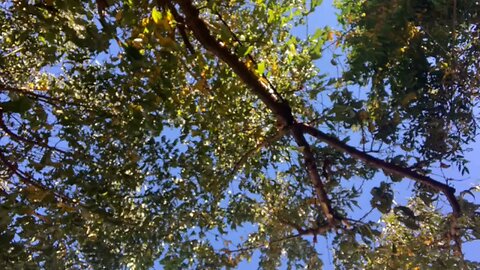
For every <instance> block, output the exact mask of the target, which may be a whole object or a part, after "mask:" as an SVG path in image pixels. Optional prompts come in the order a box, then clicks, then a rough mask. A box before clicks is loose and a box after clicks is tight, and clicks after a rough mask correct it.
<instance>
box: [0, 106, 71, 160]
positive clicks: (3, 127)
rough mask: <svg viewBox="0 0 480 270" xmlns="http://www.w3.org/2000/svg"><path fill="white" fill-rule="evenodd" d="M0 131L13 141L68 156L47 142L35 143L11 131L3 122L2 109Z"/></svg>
mask: <svg viewBox="0 0 480 270" xmlns="http://www.w3.org/2000/svg"><path fill="white" fill-rule="evenodd" d="M0 129H2V130H3V131H4V132H5V133H7V134H8V135H9V136H10V137H11V138H12V139H14V140H16V141H20V142H24V143H27V144H30V145H38V146H41V147H44V148H46V149H49V150H52V151H56V152H59V153H62V154H64V155H67V154H68V153H67V152H66V151H64V150H61V149H58V148H56V147H53V146H50V145H48V144H47V143H45V142H39V141H33V140H31V139H28V138H25V137H22V136H20V135H18V134H15V133H14V132H13V131H11V130H10V129H9V128H8V126H7V125H6V124H5V121H3V109H2V108H0Z"/></svg>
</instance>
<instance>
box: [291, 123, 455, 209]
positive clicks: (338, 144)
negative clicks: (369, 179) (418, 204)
mask: <svg viewBox="0 0 480 270" xmlns="http://www.w3.org/2000/svg"><path fill="white" fill-rule="evenodd" d="M295 126H297V127H299V128H301V129H302V130H303V132H305V133H308V134H310V135H312V136H313V137H315V138H317V139H319V140H320V141H322V142H324V143H326V144H328V146H330V147H332V148H334V149H336V150H338V151H340V152H343V153H347V154H349V155H350V156H352V157H354V158H356V159H358V160H361V161H363V162H365V163H366V164H367V165H369V166H372V167H375V168H378V169H382V170H384V171H385V172H388V173H391V174H395V175H398V176H402V177H407V178H410V179H412V180H414V181H416V182H419V183H421V184H424V185H426V186H429V187H431V188H432V189H434V190H436V191H437V192H442V193H443V194H445V196H446V197H447V199H448V201H449V202H450V205H451V207H452V210H453V214H454V215H455V216H457V217H458V216H460V215H461V209H460V205H459V204H458V201H457V199H456V197H455V189H454V188H453V187H451V186H448V185H446V184H443V183H441V182H438V181H436V180H434V179H432V178H430V177H428V176H425V175H421V174H419V173H417V172H415V171H413V170H410V169H408V168H404V167H401V166H398V165H395V164H392V163H389V162H386V161H384V160H381V159H379V158H376V157H373V156H371V155H369V154H366V153H364V152H362V151H360V150H357V149H356V148H354V147H352V146H349V145H347V144H345V143H344V142H342V141H340V140H339V139H337V138H334V137H331V136H329V135H327V134H325V133H323V132H322V131H320V130H318V129H316V128H314V127H312V126H309V125H307V124H303V123H300V124H295Z"/></svg>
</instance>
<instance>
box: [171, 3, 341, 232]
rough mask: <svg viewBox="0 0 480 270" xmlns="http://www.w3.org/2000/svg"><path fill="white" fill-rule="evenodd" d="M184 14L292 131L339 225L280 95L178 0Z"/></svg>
mask: <svg viewBox="0 0 480 270" xmlns="http://www.w3.org/2000/svg"><path fill="white" fill-rule="evenodd" d="M177 3H178V4H179V6H180V8H181V9H182V10H183V13H184V14H185V22H186V24H187V26H188V27H189V29H190V30H191V31H192V33H193V35H194V36H195V38H196V39H197V40H198V41H199V42H200V43H201V44H202V45H203V46H204V47H205V49H207V50H208V51H210V52H211V53H213V54H214V55H215V56H217V57H218V58H219V59H220V60H222V61H223V62H225V63H226V64H227V65H228V66H229V67H230V68H231V69H232V70H233V72H235V74H237V75H238V76H239V77H240V79H241V80H242V81H243V82H244V83H245V84H246V85H247V86H248V87H249V88H250V90H251V91H252V92H253V93H254V94H255V95H256V96H258V97H259V98H260V100H261V101H262V102H263V103H264V104H265V105H266V106H267V107H268V108H269V109H270V110H271V111H272V112H273V113H274V115H275V116H276V118H277V122H278V124H279V125H278V126H279V130H282V129H285V130H290V131H291V133H292V135H293V137H294V139H295V141H296V143H297V144H298V146H299V147H300V148H301V149H302V152H303V154H304V160H305V166H306V168H307V171H308V175H309V176H310V180H311V182H312V184H313V186H314V187H315V192H316V194H317V196H318V200H319V204H320V208H321V210H322V212H323V214H324V215H325V217H326V219H327V220H328V222H329V223H330V224H335V223H337V220H336V216H335V214H334V212H333V209H332V207H331V203H330V200H329V198H328V196H327V194H326V192H325V189H324V186H323V183H322V180H321V179H320V175H319V173H318V169H317V166H316V164H315V158H314V156H313V153H312V151H311V149H310V146H309V144H308V142H307V141H306V139H305V137H304V136H303V133H302V131H301V129H297V130H296V129H295V128H293V129H291V128H292V127H293V124H294V123H295V122H296V121H295V118H294V117H293V114H292V109H291V107H290V105H289V104H288V102H287V101H286V100H285V99H283V98H282V97H281V96H280V94H278V93H277V92H276V91H275V89H272V88H271V87H269V85H266V84H264V83H263V82H262V81H261V80H260V77H258V75H257V74H256V73H255V72H254V71H252V70H250V69H249V68H248V67H247V65H246V64H245V63H244V62H242V61H240V59H239V57H238V56H237V55H235V54H233V53H232V52H231V51H230V50H229V48H227V47H226V46H225V45H223V43H221V42H220V41H218V40H217V39H216V38H215V37H214V36H213V35H212V34H211V33H210V30H209V28H208V27H207V25H206V23H205V22H204V21H203V20H202V19H201V18H200V17H199V11H198V9H196V8H195V7H194V6H193V4H192V2H191V1H189V0H179V1H177Z"/></svg>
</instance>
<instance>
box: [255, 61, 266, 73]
mask: <svg viewBox="0 0 480 270" xmlns="http://www.w3.org/2000/svg"><path fill="white" fill-rule="evenodd" d="M264 72H265V62H260V63H259V64H258V66H257V74H260V75H261V74H263V73H264Z"/></svg>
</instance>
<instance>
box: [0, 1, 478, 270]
mask: <svg viewBox="0 0 480 270" xmlns="http://www.w3.org/2000/svg"><path fill="white" fill-rule="evenodd" d="M307 2H308V3H307ZM397 2H398V3H397ZM404 2H408V3H409V1H404ZM411 2H414V3H413V4H409V5H407V6H405V4H404V3H403V2H402V3H400V2H399V1H396V2H395V5H393V7H392V8H389V9H387V8H386V7H385V5H386V3H383V2H382V1H369V3H368V4H367V3H364V2H358V1H355V3H353V1H342V2H341V3H342V4H341V10H342V13H341V16H340V20H341V21H342V22H343V23H344V24H345V26H346V28H347V29H346V31H345V35H343V37H344V40H343V41H344V42H345V46H346V47H347V48H348V57H349V58H348V61H349V63H348V64H349V68H350V69H349V71H348V72H346V74H345V79H344V80H343V81H344V82H345V83H342V82H341V81H340V80H333V79H332V80H329V81H325V75H323V74H321V73H320V70H319V69H318V67H316V66H315V65H314V63H313V61H314V60H315V59H318V58H319V57H320V56H321V55H322V48H324V47H325V46H330V45H328V44H326V42H328V41H333V40H332V39H333V37H332V35H333V34H332V31H331V30H329V29H328V28H327V29H320V30H318V31H316V32H315V34H314V35H312V36H308V37H306V38H305V39H304V40H302V39H300V38H298V37H296V36H294V35H292V34H291V32H292V28H293V27H294V26H300V25H302V24H304V23H305V21H306V20H305V18H306V16H309V14H311V13H312V12H313V11H314V10H315V8H316V7H317V6H318V5H319V4H320V1H298V0H295V1H288V0H285V1H273V0H256V1H243V0H233V1H211V0H209V1H195V2H194V3H192V2H190V1H186V0H181V1H165V0H163V1H162V0H159V1H147V0H124V1H106V0H96V1H73V0H65V1H50V0H44V1H40V0H38V1H21V0H12V1H5V2H4V3H2V4H1V5H0V28H1V29H2V33H1V35H0V55H1V58H0V135H1V136H2V137H1V139H0V177H1V179H0V216H2V219H1V220H0V249H1V250H2V252H1V253H0V268H2V269H3V268H6V269H8V268H53V269H55V268H59V267H60V268H61V267H67V268H70V267H71V268H99V269H103V268H107V269H115V268H122V267H129V268H132V269H133V268H140V269H144V268H148V267H151V266H152V265H153V264H154V262H155V261H158V262H159V263H160V264H162V265H163V266H164V267H165V268H167V269H178V268H221V267H235V266H237V265H238V264H239V263H240V262H241V261H244V260H248V259H251V258H252V256H254V251H255V250H260V251H261V255H260V258H259V259H260V266H261V267H263V268H266V269H273V268H277V267H279V266H281V265H282V263H284V264H285V265H286V266H287V267H289V268H298V267H304V266H306V267H310V268H311V269H318V268H319V267H321V265H322V260H321V259H320V253H319V251H318V250H317V248H316V247H315V244H316V241H317V235H318V234H320V235H330V234H334V233H336V237H337V238H336V239H335V240H334V242H333V244H334V245H335V248H336V249H337V250H338V252H336V253H335V256H336V259H335V263H336V264H337V265H338V266H345V267H349V266H355V265H360V264H361V263H364V262H365V261H368V263H369V264H371V265H372V268H375V267H376V266H380V265H382V266H383V265H388V264H389V263H391V262H389V261H388V260H386V259H385V258H387V257H386V256H387V255H388V254H390V253H387V252H385V250H389V251H390V250H391V255H392V256H397V257H398V259H399V261H400V262H403V265H406V266H407V267H415V266H418V267H422V266H425V265H427V266H428V265H432V264H433V263H435V262H436V261H437V259H438V256H437V255H438V254H439V252H440V251H439V250H442V251H443V250H445V251H446V253H449V254H450V255H451V256H448V258H447V257H446V258H445V264H446V265H459V264H460V263H463V264H462V265H464V266H472V267H474V265H475V264H474V263H471V262H462V259H461V257H456V258H454V256H453V254H454V252H453V251H452V249H451V247H452V246H453V245H456V244H458V243H454V244H453V245H452V244H451V243H450V242H448V241H447V240H446V239H447V238H448V237H451V238H463V239H464V240H475V239H478V232H477V231H476V229H475V228H476V227H478V225H479V224H478V223H480V220H479V218H478V209H477V208H478V207H477V206H476V204H473V203H469V202H467V201H464V204H461V206H462V210H465V211H462V212H465V214H464V215H463V216H462V217H461V218H458V219H457V216H459V215H458V214H459V213H457V212H456V211H457V209H456V207H455V205H456V204H455V202H453V203H452V202H451V203H452V208H453V210H454V215H453V216H454V217H455V218H452V220H455V222H449V219H450V217H447V215H445V213H443V214H442V213H440V212H435V211H433V208H432V206H431V204H432V203H434V202H436V201H438V198H439V196H436V194H437V192H444V193H445V195H447V197H448V196H449V194H450V193H448V192H450V190H449V189H448V186H447V185H444V184H441V183H438V182H435V181H433V180H429V179H427V180H422V181H423V182H422V184H423V185H420V184H419V185H417V186H416V190H415V193H413V196H414V197H418V198H420V199H421V201H418V200H412V202H417V201H418V203H415V204H414V203H412V204H411V205H410V206H411V207H412V209H414V210H410V208H409V207H407V206H395V207H393V204H394V192H393V191H392V185H391V183H386V182H382V184H381V185H380V186H379V187H375V188H373V189H372V190H371V191H370V194H371V195H373V198H372V200H371V207H372V208H374V209H377V210H378V211H379V212H380V213H382V214H385V216H384V217H383V220H384V222H385V225H384V226H382V225H379V224H376V223H374V222H368V221H366V222H364V221H363V220H352V219H350V218H348V217H349V216H350V215H351V214H352V212H353V210H354V209H355V207H360V205H359V201H360V199H359V197H360V196H361V195H363V194H364V193H365V194H366V196H368V194H369V192H368V191H369V190H366V188H364V187H363V184H362V185H360V184H358V185H357V184H355V183H352V182H350V181H353V180H358V179H363V180H370V179H372V178H373V177H374V174H375V172H376V171H377V169H384V170H386V171H388V172H389V173H392V172H396V173H397V174H400V176H409V177H413V178H415V179H414V180H418V179H424V178H422V175H420V174H418V173H417V172H415V170H411V169H410V168H407V166H409V165H411V164H408V162H410V160H409V159H408V158H404V157H403V156H398V155H397V156H395V155H392V154H391V153H388V157H387V158H386V160H385V162H383V163H382V161H380V160H379V159H378V157H382V155H383V154H386V153H387V152H384V149H383V148H382V149H381V151H380V150H379V152H378V157H375V156H370V155H369V153H367V152H366V151H363V152H362V151H359V150H352V149H353V148H352V147H350V148H349V146H348V145H346V143H347V142H348V139H345V140H343V141H340V140H338V139H336V138H334V137H328V136H327V135H325V136H326V137H323V136H324V135H322V134H323V133H320V135H317V136H315V135H314V137H316V138H317V139H320V140H323V142H326V143H327V145H322V144H320V143H317V142H315V141H314V140H311V139H308V140H307V139H305V138H304V133H306V131H301V130H300V129H301V127H299V126H297V124H299V123H302V122H305V123H311V124H312V125H317V124H318V125H321V127H322V128H325V133H326V134H344V133H343V132H346V131H348V132H350V131H349V130H350V129H351V128H353V127H355V126H360V127H361V128H362V130H363V127H364V126H365V127H368V130H369V131H370V133H371V134H372V136H371V138H370V140H371V141H372V145H374V144H379V145H380V143H386V144H387V146H388V147H390V148H389V149H387V150H390V151H392V149H394V150H395V149H397V148H398V146H399V144H400V147H401V149H403V150H404V151H406V152H408V153H409V155H411V156H412V157H413V156H414V155H415V156H416V161H417V163H418V164H420V165H418V164H417V165H418V166H417V169H421V172H426V171H428V170H429V165H430V164H433V163H435V162H441V164H444V163H443V162H448V161H452V162H457V163H458V164H460V165H461V166H463V167H461V169H463V170H465V169H466V167H465V166H464V162H465V160H463V157H462V156H461V153H462V151H463V148H462V147H463V146H464V145H465V144H466V143H468V142H470V141H471V140H473V138H474V136H475V127H476V124H475V121H474V120H475V118H474V116H473V109H474V105H475V104H476V103H475V102H476V100H477V96H476V95H477V91H478V85H477V83H478V80H477V79H478V78H477V77H475V76H476V75H475V76H473V75H472V73H474V72H475V71H476V70H478V62H477V61H478V60H477V59H478V57H476V54H478V49H477V48H476V46H478V44H477V43H478V39H477V38H478V37H476V36H475V35H473V34H472V33H474V32H475V29H476V25H475V24H474V23H475V12H476V10H477V9H478V6H475V5H468V4H467V2H468V1H460V0H459V1H458V4H457V5H456V10H457V12H456V13H455V14H458V15H456V16H455V19H454V20H453V24H448V26H445V25H446V22H447V21H448V20H450V19H451V18H450V17H449V15H448V14H444V13H442V12H443V9H442V7H444V6H445V5H446V3H443V2H442V1H433V2H432V4H431V5H428V7H426V8H430V9H433V10H435V11H436V12H437V13H438V14H437V13H435V14H437V15H432V14H430V13H429V12H427V11H422V12H420V13H418V12H416V11H415V10H417V8H413V7H412V8H410V6H415V5H414V4H415V3H416V2H418V1H411ZM420 2H421V1H420ZM427 2H428V1H427ZM380 6H383V8H380ZM407 7H408V8H407ZM412 10H413V11H412ZM373 11H375V12H373ZM408 12H414V14H415V16H419V18H420V19H416V20H414V19H413V18H412V17H411V16H413V15H408V14H406V13H408ZM415 12H416V13H415ZM387 13H388V14H387ZM390 13H391V14H390ZM364 14H366V15H364ZM392 14H393V15H392ZM460 14H461V15H460ZM394 15H395V16H396V17H395V18H397V19H398V20H394V22H395V23H390V22H388V23H387V22H385V23H384V22H383V21H382V20H386V18H391V17H392V16H394ZM407 15H408V16H407ZM389 20H390V19H389ZM413 23H418V24H419V25H418V26H417V25H414V24H413ZM384 24H385V25H384ZM378 25H381V26H382V27H376V26H378ZM202 27H204V28H202ZM388 27H390V28H388ZM402 27H403V28H402ZM445 27H447V28H445ZM448 27H453V28H452V29H450V28H448ZM397 28H398V29H403V30H402V32H401V33H404V34H401V35H398V34H395V35H393V34H392V33H393V32H395V31H396V32H397V33H398V32H399V31H398V30H396V29H397ZM202 31H203V32H202ZM445 31H446V32H445ZM437 32H438V33H437ZM446 33H447V34H446ZM442 35H443V36H442ZM438 40H441V42H443V43H441V44H440V43H438ZM333 42H337V43H338V44H340V41H333ZM402 48H403V49H402ZM379 51H381V52H382V53H378V52H379ZM232 63H233V64H232ZM412 78H416V79H414V80H412ZM334 82H335V83H336V85H335V86H336V88H335V89H334V90H328V89H329V87H331V86H332V85H333V83H334ZM349 84H359V85H363V86H364V85H370V86H371V87H372V89H371V90H370V91H368V92H367V96H368V99H367V100H365V101H364V100H361V99H357V98H354V97H353V95H352V92H351V90H350V88H349ZM328 91H332V92H331V93H329V92H328ZM326 93H329V99H330V101H331V104H330V105H325V107H321V108H320V107H319V106H317V101H318V100H317V97H320V96H321V95H324V94H326ZM412 93H413V94H412ZM437 110H438V111H437ZM272 112H273V113H272ZM426 123H427V124H426ZM322 124H323V125H322ZM442 134H443V135H442ZM289 135H292V136H289ZM362 136H364V135H362ZM325 138H326V139H325ZM441 138H444V140H442V139H441ZM366 140H367V138H362V143H363V145H365V141H366ZM439 141H441V143H440V142H439ZM352 153H353V155H352ZM409 155H405V156H409ZM365 163H367V164H368V165H371V166H365ZM379 164H380V165H379ZM401 166H403V167H401ZM305 167H307V169H306V168H305ZM406 171H407V173H405V172H406ZM393 174H394V173H393ZM393 174H392V175H393ZM320 179H321V180H320ZM395 180H398V178H395ZM429 184H430V186H429ZM432 186H433V188H432ZM427 187H430V188H431V189H433V190H431V189H428V188H427ZM435 188H436V189H435ZM322 192H324V193H327V194H328V196H327V197H325V196H323V195H322ZM450 195H452V194H450ZM448 198H449V200H450V199H451V196H450V197H448ZM422 203H425V204H426V205H427V206H425V207H423V204H422ZM369 206H370V205H369ZM369 206H367V207H369ZM430 212H431V215H430V216H428V215H429V214H428V213H430ZM425 216H427V217H425ZM440 223H442V224H444V225H443V226H437V225H438V224H440ZM452 223H455V224H453V225H454V226H453V225H452ZM325 224H327V225H328V226H327V225H325ZM418 224H421V226H420V227H419V226H418ZM451 225H452V226H451ZM457 225H458V226H457ZM380 227H382V228H383V232H382V233H380V231H379V230H380V229H381V228H380ZM397 231H398V232H399V233H401V234H402V235H405V236H409V235H412V234H421V235H425V237H426V238H425V239H433V240H431V241H434V242H435V243H436V244H435V245H432V244H427V243H426V240H425V241H423V242H422V241H420V242H416V241H415V238H414V237H410V238H408V239H409V241H410V242H403V241H404V237H396V236H395V234H396V232H397ZM237 234H239V235H240V234H241V235H242V236H238V237H236V236H235V237H233V238H232V236H230V235H237ZM360 239H361V240H360ZM422 239H423V238H422ZM312 240H313V241H312ZM446 241H447V242H446ZM431 243H433V242H431ZM440 246H441V247H440ZM392 247H395V249H396V251H395V252H394V251H393V248H392ZM411 252H416V253H421V254H422V256H419V257H418V260H419V261H411V259H410V257H409V254H410V253H411ZM407 255H408V256H407ZM457 255H458V254H457ZM352 258H356V260H353V259H352ZM441 262H442V263H443V261H441Z"/></svg>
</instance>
